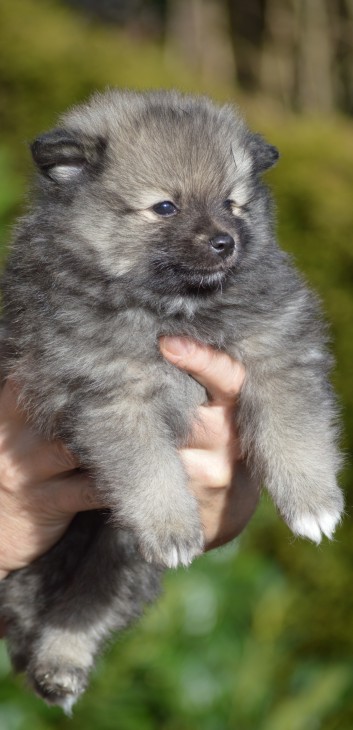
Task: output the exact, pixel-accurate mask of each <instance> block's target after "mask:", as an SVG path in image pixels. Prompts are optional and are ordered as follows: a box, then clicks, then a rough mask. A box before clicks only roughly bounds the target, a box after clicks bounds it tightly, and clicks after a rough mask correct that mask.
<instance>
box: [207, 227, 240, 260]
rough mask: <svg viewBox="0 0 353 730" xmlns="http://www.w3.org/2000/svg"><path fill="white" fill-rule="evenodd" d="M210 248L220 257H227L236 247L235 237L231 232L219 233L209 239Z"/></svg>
mask: <svg viewBox="0 0 353 730" xmlns="http://www.w3.org/2000/svg"><path fill="white" fill-rule="evenodd" d="M209 246H210V250H211V251H212V253H213V254H215V255H216V256H217V257H218V258H220V259H227V258H229V256H231V255H232V253H233V252H234V248H235V243H234V238H232V236H230V235H229V233H219V234H217V236H213V238H210V240H209Z"/></svg>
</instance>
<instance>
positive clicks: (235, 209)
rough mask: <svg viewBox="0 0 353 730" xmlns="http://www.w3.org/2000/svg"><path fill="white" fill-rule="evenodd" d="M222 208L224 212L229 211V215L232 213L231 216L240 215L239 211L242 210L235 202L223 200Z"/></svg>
mask: <svg viewBox="0 0 353 730" xmlns="http://www.w3.org/2000/svg"><path fill="white" fill-rule="evenodd" d="M223 207H224V208H225V209H226V210H229V212H230V213H233V215H235V214H236V213H240V212H241V210H242V209H243V208H244V206H242V205H239V204H238V203H236V201H235V200H225V201H224V203H223Z"/></svg>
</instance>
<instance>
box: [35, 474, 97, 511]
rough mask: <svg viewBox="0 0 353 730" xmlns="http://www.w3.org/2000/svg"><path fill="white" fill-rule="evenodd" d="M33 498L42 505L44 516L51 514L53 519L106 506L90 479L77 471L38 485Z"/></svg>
mask: <svg viewBox="0 0 353 730" xmlns="http://www.w3.org/2000/svg"><path fill="white" fill-rule="evenodd" d="M33 497H34V495H33V493H32V498H33ZM35 500H36V502H38V503H40V504H41V505H42V510H43V515H45V518H47V517H48V516H49V517H50V515H51V516H52V518H53V519H58V517H59V516H60V515H62V516H64V515H67V516H72V515H74V514H76V513H77V512H86V511H88V510H93V509H104V507H105V506H106V505H105V504H104V499H103V497H102V495H100V494H99V493H98V492H97V490H96V489H95V486H94V483H93V481H92V479H91V478H90V477H89V476H88V475H87V474H85V473H78V472H73V473H72V474H71V475H68V476H66V477H64V478H63V477H61V478H60V479H58V480H57V481H56V480H55V479H52V480H51V482H50V483H48V484H44V485H40V486H39V487H37V489H36V495H35Z"/></svg>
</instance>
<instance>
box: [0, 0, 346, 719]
mask: <svg viewBox="0 0 353 730" xmlns="http://www.w3.org/2000/svg"><path fill="white" fill-rule="evenodd" d="M0 77H1V81H0V118H1V124H2V130H3V134H2V140H1V147H0V239H1V241H2V244H3V249H2V250H4V242H5V240H8V238H9V225H10V222H11V221H12V220H14V218H15V215H17V214H18V212H19V211H20V209H21V206H22V205H23V191H24V188H25V183H26V179H25V178H26V175H25V173H27V171H28V169H29V160H28V154H27V150H26V144H25V140H26V139H29V138H31V137H32V136H34V135H35V134H36V133H37V132H38V131H41V130H42V129H44V128H46V127H48V126H50V125H51V124H52V123H53V120H54V117H55V115H56V114H57V113H60V112H61V111H63V110H64V109H65V108H66V107H67V106H68V105H70V104H71V103H73V102H75V101H77V100H79V99H81V98H82V97H83V96H85V95H86V94H87V93H89V92H90V91H91V90H92V89H93V88H103V87H104V86H106V85H107V84H111V85H124V86H125V85H127V86H128V85H131V86H134V87H140V88H141V87H151V86H152V87H156V86H171V85H176V84H177V85H178V86H179V87H181V88H184V89H192V88H196V87H197V81H195V80H194V79H189V78H188V77H187V74H186V73H185V71H182V70H180V69H177V68H176V67H169V66H167V65H166V63H165V62H164V57H163V52H162V49H160V48H154V47H151V46H148V45H146V44H142V43H141V42H139V43H138V42H137V41H136V40H135V41H133V40H131V39H128V38H126V37H124V36H123V35H121V34H119V33H117V31H116V30H113V29H109V28H104V27H103V26H97V25H96V24H95V25H93V24H90V23H89V22H87V20H83V19H82V18H81V17H80V16H78V15H75V14H74V13H73V12H72V11H69V10H68V9H67V8H66V7H64V6H61V5H58V4H57V3H54V2H51V1H50V0H47V1H45V0H12V2H11V3H6V2H2V3H0ZM177 80H178V83H177ZM211 91H212V90H211ZM218 93H219V94H220V95H222V94H223V91H222V90H218ZM260 112H261V110H260V109H258V108H252V109H250V108H249V118H250V122H252V126H254V127H255V128H257V129H260V131H262V132H264V133H265V134H266V136H267V137H268V138H269V139H270V140H271V141H272V142H274V143H275V144H278V146H279V148H280V150H281V153H282V159H281V160H280V163H279V164H278V166H277V168H276V169H275V170H274V171H273V172H272V173H270V175H269V176H268V178H269V180H270V182H271V185H272V187H273V190H274V195H275V199H276V202H277V207H278V215H279V224H278V233H279V238H280V241H281V244H282V245H283V246H284V247H285V248H286V249H287V250H288V251H290V252H292V254H293V255H294V257H295V259H296V261H297V263H298V265H299V267H300V268H301V270H302V271H303V273H304V275H305V276H306V277H307V279H308V280H309V281H310V282H311V283H312V284H313V285H314V286H315V287H316V289H317V291H318V293H319V295H320V296H321V298H322V300H323V304H324V308H325V310H326V313H327V315H328V318H329V320H330V321H331V323H332V334H333V348H334V351H335V354H336V357H337V367H336V371H335V374H334V380H335V384H336V386H337V389H338V392H339V394H340V398H341V401H342V411H343V416H344V423H345V427H344V435H343V441H344V447H345V450H346V452H347V455H348V457H349V456H350V455H352V451H353V447H352V439H353V393H352V388H351V370H352V365H351V363H352V361H353V340H352V334H351V326H352V322H353V296H352V280H353V246H352V230H353V206H352V193H353V146H352V143H351V129H350V128H349V126H348V124H346V123H344V122H342V121H340V120H336V121H335V122H331V123H328V122H320V123H319V122H318V121H315V120H300V121H299V120H288V119H287V120H282V119H274V120H272V121H270V122H269V121H268V120H267V121H266V123H265V124H264V126H263V125H262V124H261V123H259V121H258V119H259V116H260ZM261 127H262V129H261ZM352 476H353V474H352V467H351V465H350V464H349V458H348V463H347V467H346V469H345V472H344V475H343V482H344V484H345V486H346V489H347V494H348V499H347V504H348V508H347V512H349V508H350V502H351V495H352V490H351V486H350V485H351V483H352ZM352 563H353V541H352V537H351V528H350V524H349V516H348V514H347V517H346V519H345V522H344V525H343V527H342V528H341V529H339V530H338V533H337V537H336V540H335V542H334V543H331V544H327V543H324V544H323V545H322V546H321V547H320V548H316V547H314V546H313V545H311V544H308V543H305V542H304V541H301V540H293V538H292V537H291V535H290V533H289V531H288V530H287V528H286V527H285V525H283V523H282V522H281V521H280V519H279V518H278V517H277V515H276V514H275V511H274V508H273V506H272V505H271V504H270V502H269V500H267V498H264V499H263V502H262V505H261V508H260V509H259V511H258V513H257V515H256V516H255V518H254V520H253V521H252V523H251V525H250V526H249V528H248V529H247V531H246V533H245V534H244V536H243V537H242V538H241V539H240V540H239V541H237V542H236V543H235V544H233V545H231V546H228V547H226V548H224V549H222V550H219V551H216V552H214V553H213V554H209V555H207V556H205V557H203V558H201V559H199V560H198V561H196V562H195V564H194V565H193V566H192V567H191V568H190V569H189V570H188V571H184V570H180V571H178V572H176V573H173V574H170V575H168V576H167V578H166V581H165V592H164V596H163V597H162V599H161V600H160V602H159V603H158V604H157V605H156V606H154V607H152V608H151V609H150V610H148V612H147V613H146V616H145V618H144V619H143V620H142V622H141V623H140V624H139V625H138V626H137V627H136V628H134V629H132V630H130V631H129V632H128V633H127V634H126V635H125V636H123V637H122V638H120V639H119V640H118V641H117V642H116V643H115V644H114V645H112V647H111V649H110V651H109V653H108V656H105V657H104V658H102V660H101V661H100V666H99V668H98V670H97V671H96V673H95V676H94V679H93V682H92V686H91V688H90V690H89V691H88V692H87V694H86V696H85V697H84V699H83V700H82V701H81V702H80V703H79V705H78V706H77V709H76V710H75V713H74V717H73V719H72V720H68V719H67V718H65V717H64V716H63V715H62V714H61V712H60V711H59V710H57V709H50V708H47V707H45V706H44V705H43V704H42V703H41V702H40V701H39V700H37V699H36V698H34V697H33V696H32V695H31V693H30V692H29V691H28V690H27V689H26V688H25V687H24V686H23V682H22V680H21V679H19V678H16V679H15V678H13V677H12V675H11V672H10V668H9V663H8V660H7V658H6V653H5V651H4V649H3V648H1V653H0V676H1V683H0V727H1V730H64V729H66V728H71V730H115V729H116V728H119V730H157V729H158V728H162V727H163V728H164V729H165V730H195V729H196V730H201V728H202V729H203V730H351V729H352V727H353V707H352V701H351V696H352V685H353V671H352V655H353V598H352V590H351V575H352Z"/></svg>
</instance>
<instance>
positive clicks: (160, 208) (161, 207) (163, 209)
mask: <svg viewBox="0 0 353 730" xmlns="http://www.w3.org/2000/svg"><path fill="white" fill-rule="evenodd" d="M152 210H154V212H155V213H157V215H163V216H171V215H175V214H176V213H177V212H178V208H177V207H176V206H175V205H174V203H171V202H170V200H163V201H162V202H161V203H156V205H154V206H153V208H152Z"/></svg>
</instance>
